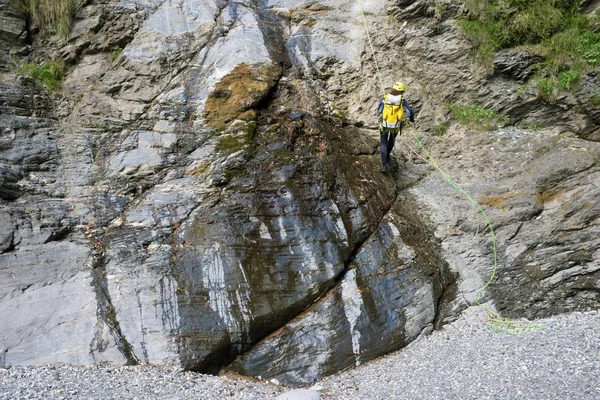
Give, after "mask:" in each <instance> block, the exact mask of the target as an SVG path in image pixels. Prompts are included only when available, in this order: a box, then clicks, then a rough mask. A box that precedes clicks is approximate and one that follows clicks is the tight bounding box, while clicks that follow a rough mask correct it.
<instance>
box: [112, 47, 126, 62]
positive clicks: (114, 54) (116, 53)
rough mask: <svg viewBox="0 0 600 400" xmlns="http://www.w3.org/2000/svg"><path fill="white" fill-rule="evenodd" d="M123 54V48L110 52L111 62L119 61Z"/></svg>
mask: <svg viewBox="0 0 600 400" xmlns="http://www.w3.org/2000/svg"><path fill="white" fill-rule="evenodd" d="M121 54H123V49H121V48H117V49H113V50H112V51H111V52H110V54H109V56H110V62H111V63H114V62H115V61H117V59H118V58H119V57H121Z"/></svg>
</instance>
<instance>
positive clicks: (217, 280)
mask: <svg viewBox="0 0 600 400" xmlns="http://www.w3.org/2000/svg"><path fill="white" fill-rule="evenodd" d="M220 251H221V246H220V245H219V244H218V243H215V244H213V246H212V248H211V249H210V250H209V252H210V253H211V254H210V260H209V262H208V263H207V266H206V270H205V274H204V276H203V278H202V281H203V284H204V287H205V288H206V290H208V296H209V302H210V308H211V309H212V310H213V311H215V312H216V313H218V314H219V316H220V317H221V320H222V321H223V323H224V324H225V326H227V331H228V332H229V334H230V337H231V343H232V344H233V345H234V346H235V347H236V348H237V349H238V350H241V348H242V345H243V342H244V336H246V335H245V334H246V333H247V330H248V323H249V322H250V313H249V304H250V295H249V293H248V290H249V283H248V281H247V280H246V274H245V273H244V271H243V269H242V267H241V264H240V269H242V276H243V278H244V282H243V283H242V285H241V286H242V287H244V290H242V293H240V290H237V291H236V292H235V295H234V299H233V301H232V300H230V299H229V291H228V290H227V284H226V279H225V267H224V264H223V259H222V258H221V254H220ZM236 306H237V308H238V310H239V313H240V316H241V321H240V320H238V318H236V317H235V315H233V308H234V307H236Z"/></svg>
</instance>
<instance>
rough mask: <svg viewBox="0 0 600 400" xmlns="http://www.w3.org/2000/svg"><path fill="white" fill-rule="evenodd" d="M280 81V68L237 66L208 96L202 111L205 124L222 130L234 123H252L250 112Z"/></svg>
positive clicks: (254, 113) (253, 112)
mask: <svg viewBox="0 0 600 400" xmlns="http://www.w3.org/2000/svg"><path fill="white" fill-rule="evenodd" d="M280 77H281V68H280V67H279V66H277V65H273V64H267V65H264V64H257V65H252V66H250V65H248V64H245V63H241V64H239V65H238V66H237V67H235V69H234V70H233V71H231V72H230V73H229V74H227V75H225V76H224V77H223V79H221V81H220V82H219V83H217V85H216V86H215V90H214V91H213V92H212V93H211V94H210V95H209V96H208V99H207V100H206V105H205V108H204V117H205V118H206V121H207V124H208V125H209V126H211V127H213V128H224V127H225V125H226V124H227V123H228V122H230V121H232V120H234V119H243V120H252V119H255V118H256V112H255V111H254V110H252V109H253V108H254V107H256V106H258V105H259V104H260V102H261V101H262V100H263V99H264V98H265V97H266V96H267V95H268V94H269V92H270V91H271V89H272V88H273V87H274V86H275V84H276V83H277V82H278V81H279V78H280Z"/></svg>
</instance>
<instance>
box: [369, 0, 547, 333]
mask: <svg viewBox="0 0 600 400" xmlns="http://www.w3.org/2000/svg"><path fill="white" fill-rule="evenodd" d="M358 4H359V8H360V14H361V16H362V21H363V24H364V27H365V32H366V34H367V39H368V41H369V47H370V48H371V54H372V56H373V62H374V63H375V69H376V70H377V78H378V80H379V84H380V86H381V92H382V95H383V96H385V87H384V86H383V80H382V79H381V73H380V71H379V65H378V63H377V57H376V53H375V49H374V47H373V41H372V40H371V35H370V33H369V28H368V24H367V20H366V18H365V13H364V9H363V4H362V0H358ZM409 126H410V132H411V133H412V135H413V137H414V138H415V140H416V142H417V143H418V145H419V147H420V148H421V150H423V152H424V153H425V155H426V156H427V158H424V157H422V156H421V155H420V154H418V153H417V152H415V151H414V150H412V149H411V150H412V151H413V153H415V154H416V155H417V156H418V157H419V158H421V159H422V160H424V161H425V162H427V163H428V164H430V165H431V166H433V167H434V168H435V169H436V170H437V171H438V172H439V173H440V174H441V175H442V177H443V178H444V179H445V180H446V182H448V184H450V186H452V187H453V188H454V189H455V190H457V191H458V192H459V193H461V194H462V195H464V196H465V197H466V198H467V199H468V200H469V201H470V202H471V204H472V205H473V207H475V209H476V210H477V211H478V212H479V213H481V215H482V216H483V218H484V219H485V222H486V224H487V228H488V229H489V232H490V238H491V241H492V248H493V257H494V265H493V268H492V273H491V275H490V277H489V279H488V280H487V282H486V283H485V284H484V285H483V286H482V287H481V288H480V289H478V290H477V291H476V292H475V296H474V301H475V304H476V305H477V306H479V307H481V308H482V309H483V310H485V311H486V313H487V318H488V321H487V324H486V326H487V327H488V328H489V329H491V330H493V331H496V332H501V333H505V334H508V335H514V336H516V335H521V334H523V333H527V332H530V331H532V330H534V329H538V328H545V327H546V326H547V325H546V324H541V323H530V322H517V321H513V320H510V319H507V318H503V317H501V316H500V315H499V314H498V313H497V312H496V311H495V310H493V309H492V308H491V307H489V306H487V305H486V304H482V303H481V302H480V301H479V299H480V296H481V294H482V293H483V292H484V291H485V290H486V289H487V288H488V287H489V286H490V285H491V283H492V282H493V280H494V278H495V277H496V272H497V270H498V257H497V245H496V235H495V234H494V227H493V226H492V222H491V221H490V219H489V217H488V215H487V214H486V212H485V211H484V209H483V207H481V204H479V203H478V202H477V201H476V200H475V199H474V198H473V196H471V195H470V194H469V193H468V192H467V191H465V190H464V189H463V188H462V187H461V186H460V185H459V184H457V183H456V182H455V181H454V180H453V179H452V178H451V177H450V176H449V175H448V174H447V173H446V172H445V171H444V170H443V169H442V168H441V167H440V166H439V164H438V163H437V161H436V160H435V159H434V158H433V157H432V156H431V154H430V153H429V151H427V149H426V148H425V146H424V145H423V143H422V142H421V139H419V135H418V132H417V131H416V129H415V127H414V124H410V125H409Z"/></svg>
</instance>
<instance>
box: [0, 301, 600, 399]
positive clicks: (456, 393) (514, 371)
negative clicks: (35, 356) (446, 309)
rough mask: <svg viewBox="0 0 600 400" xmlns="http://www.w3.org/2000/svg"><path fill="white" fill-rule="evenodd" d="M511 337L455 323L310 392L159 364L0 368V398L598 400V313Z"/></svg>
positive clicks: (548, 322) (558, 318)
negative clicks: (158, 365) (165, 366)
mask: <svg viewBox="0 0 600 400" xmlns="http://www.w3.org/2000/svg"><path fill="white" fill-rule="evenodd" d="M536 323H544V324H546V326H545V327H543V328H539V329H534V330H533V331H531V332H529V333H525V334H522V335H519V336H511V335H507V334H503V333H498V332H494V331H492V330H489V329H486V327H485V324H484V323H482V322H481V321H476V322H473V321H470V322H468V321H465V320H459V321H457V322H456V323H453V324H451V325H448V326H446V327H445V328H443V329H442V330H440V331H435V332H434V333H433V334H431V335H428V336H424V337H422V338H421V339H419V340H418V341H416V342H413V343H411V344H410V345H409V346H408V347H406V348H405V349H403V350H401V351H398V352H396V353H394V354H391V355H388V356H385V357H382V358H380V359H377V360H374V361H371V362H368V363H366V364H364V365H362V366H360V367H358V368H355V369H352V370H348V371H344V372H341V373H338V374H335V375H333V376H330V377H326V378H323V379H321V380H320V381H319V382H318V383H317V385H315V386H313V387H311V388H307V389H293V388H285V387H282V386H279V385H274V384H272V383H269V382H265V381H258V380H249V379H238V378H232V377H216V376H211V375H203V374H199V373H193V372H182V371H180V370H175V369H170V368H163V367H156V366H154V367H153V366H145V365H141V366H110V365H85V366H74V365H47V366H39V367H9V368H0V399H1V400H8V399H11V400H13V399H69V400H70V399H91V400H94V399H99V400H100V399H102V400H110V399H143V400H151V399H236V400H238V399H239V400H245V399H247V400H254V399H255V400H275V399H277V400H320V399H323V400H328V399H339V400H341V399H368V400H378V399H382V400H383V399H385V400H388V399H427V400H436V399H439V400H442V399H443V400H470V399H473V400H475V399H494V400H504V399H505V400H509V399H510V400H513V399H518V400H534V399H535V400H539V399H552V400H554V399H556V400H562V399H578V400H597V399H600V334H598V332H599V331H600V312H599V311H591V312H584V313H582V312H574V313H570V314H564V315H559V316H555V317H552V318H547V319H544V320H541V321H536Z"/></svg>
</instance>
